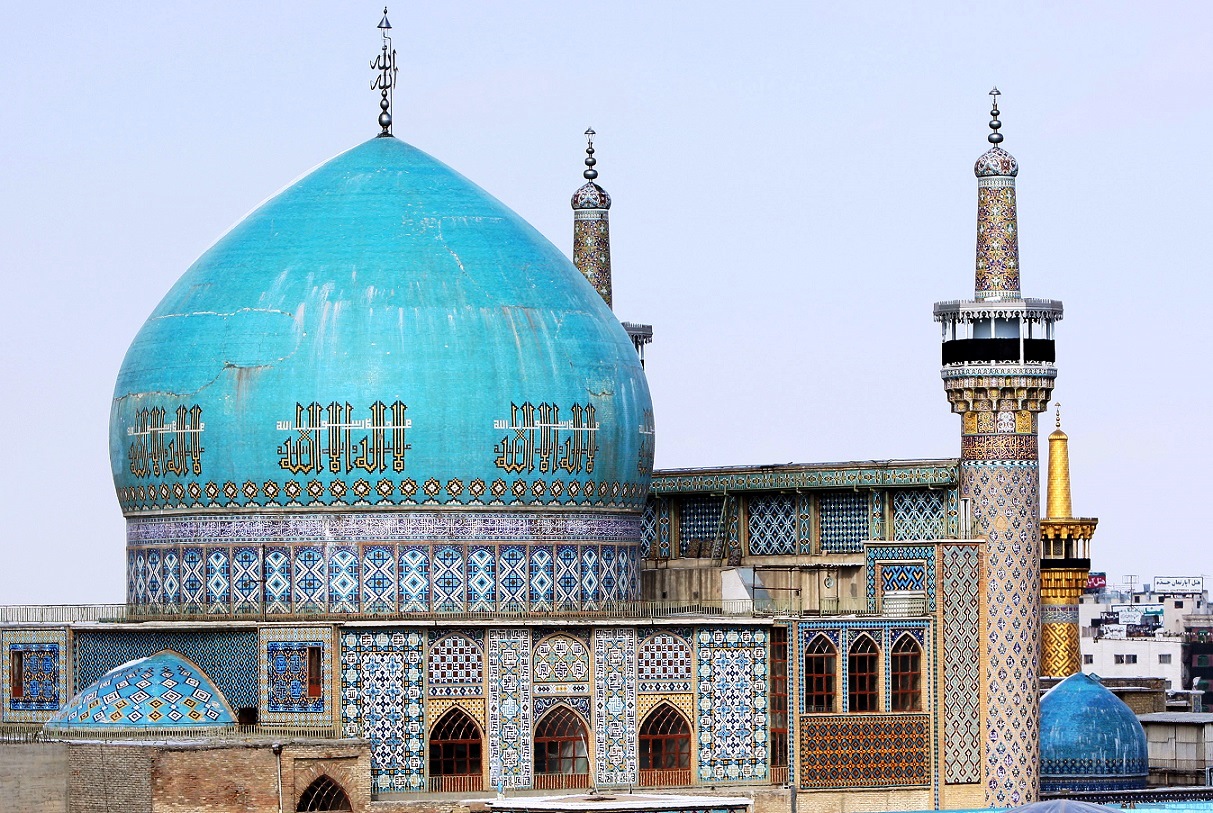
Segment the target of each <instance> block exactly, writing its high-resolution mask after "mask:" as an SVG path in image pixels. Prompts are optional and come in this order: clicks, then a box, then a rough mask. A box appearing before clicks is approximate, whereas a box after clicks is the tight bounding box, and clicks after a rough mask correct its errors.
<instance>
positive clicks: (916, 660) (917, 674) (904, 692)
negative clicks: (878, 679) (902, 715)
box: [892, 635, 922, 711]
mask: <svg viewBox="0 0 1213 813" xmlns="http://www.w3.org/2000/svg"><path fill="white" fill-rule="evenodd" d="M892 678H893V697H892V700H893V711H921V710H922V648H921V647H919V646H918V642H917V641H915V640H914V638H913V636H910V635H903V636H902V637H901V639H900V640H899V641H898V642H897V644H896V645H895V646H894V647H893V674H892Z"/></svg>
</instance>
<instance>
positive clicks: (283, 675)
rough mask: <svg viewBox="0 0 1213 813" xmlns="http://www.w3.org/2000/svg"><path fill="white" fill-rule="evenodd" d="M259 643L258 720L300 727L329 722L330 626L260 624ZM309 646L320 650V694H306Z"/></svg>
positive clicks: (331, 632) (331, 645) (330, 720)
mask: <svg viewBox="0 0 1213 813" xmlns="http://www.w3.org/2000/svg"><path fill="white" fill-rule="evenodd" d="M258 646H259V648H260V651H261V653H262V655H263V663H264V666H263V668H262V679H261V680H260V681H259V693H260V712H261V713H260V718H261V722H262V723H263V724H266V725H275V724H279V725H297V726H303V727H320V726H326V725H331V724H332V720H333V714H332V712H333V629H332V627H327V626H326V627H278V626H274V627H262V628H261V629H260V631H259V633H258ZM309 646H318V647H320V649H321V652H320V668H321V677H320V685H321V695H320V697H308V696H307V682H308V671H307V669H308V667H307V657H308V655H307V649H308V647H309Z"/></svg>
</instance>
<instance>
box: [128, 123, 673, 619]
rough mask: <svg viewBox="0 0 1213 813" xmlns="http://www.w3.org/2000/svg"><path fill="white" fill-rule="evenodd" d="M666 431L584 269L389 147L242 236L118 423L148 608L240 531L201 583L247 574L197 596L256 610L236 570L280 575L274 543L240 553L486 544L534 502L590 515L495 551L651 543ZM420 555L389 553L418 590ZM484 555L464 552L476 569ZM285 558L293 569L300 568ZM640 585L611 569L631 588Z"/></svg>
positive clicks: (359, 571) (203, 265)
mask: <svg viewBox="0 0 1213 813" xmlns="http://www.w3.org/2000/svg"><path fill="white" fill-rule="evenodd" d="M651 427H652V405H651V401H650V398H649V392H648V386H647V384H646V382H645V378H644V373H643V371H642V369H641V366H640V363H639V360H638V358H637V355H636V352H635V350H634V349H633V347H632V345H631V342H630V341H629V339H628V336H627V334H626V332H625V331H624V329H623V327H622V326H621V325H620V323H619V322H618V321H617V320H616V319H615V317H614V315H613V314H612V313H611V310H610V309H609V308H608V307H607V306H606V304H605V303H604V302H603V301H602V299H601V297H600V296H599V295H598V294H597V293H596V292H595V291H594V289H593V287H591V286H590V284H589V283H588V282H587V281H586V280H585V279H584V277H582V275H581V274H579V273H578V272H577V270H576V269H575V268H574V267H573V265H572V263H571V262H569V260H568V259H567V258H566V257H565V256H564V255H563V254H562V253H561V252H560V251H559V250H558V249H556V248H555V247H554V246H553V245H552V244H551V243H550V242H548V241H547V240H546V239H544V238H543V237H542V236H541V235H540V234H539V233H538V232H537V231H535V229H533V228H532V227H531V226H530V225H528V224H527V223H526V222H525V221H523V220H522V219H521V218H520V217H518V216H517V215H516V214H514V213H513V212H512V211H510V210H509V209H508V208H506V207H505V206H504V205H503V204H502V203H500V202H499V201H497V200H496V199H494V198H493V197H492V196H490V195H489V194H487V193H486V192H485V191H484V190H482V189H480V188H479V187H477V186H476V185H475V184H473V183H471V182H470V181H468V180H467V179H465V178H464V177H462V176H461V175H459V174H458V173H456V172H454V171H453V170H451V169H450V168H449V167H447V166H445V165H444V164H442V163H440V162H439V161H437V160H435V159H434V158H432V157H430V156H428V155H426V154H425V153H423V152H421V151H420V150H417V149H415V148H414V147H411V146H409V145H408V144H405V143H403V142H401V141H398V140H396V139H394V138H376V139H373V140H371V141H368V142H366V143H364V144H362V145H360V146H358V147H355V148H354V149H352V150H350V151H348V152H346V153H343V154H342V155H339V156H338V157H336V158H334V159H332V160H331V161H329V162H327V163H326V164H324V165H322V166H320V167H319V168H318V169H316V170H314V171H313V172H311V173H310V174H308V175H307V176H305V177H304V178H303V179H302V180H300V181H298V182H296V183H295V184H293V185H292V186H290V187H289V188H287V189H286V190H285V191H283V192H281V193H279V194H278V195H276V196H275V197H273V198H271V199H270V200H269V201H268V202H266V203H265V204H263V205H262V206H261V207H260V208H258V209H257V210H256V211H254V212H253V213H252V214H251V215H249V216H248V217H247V218H245V219H244V220H243V221H242V222H240V223H239V224H238V225H237V226H236V227H235V228H233V229H232V230H231V231H230V232H228V233H227V234H226V235H225V236H224V237H223V238H221V239H220V240H219V241H218V242H217V243H216V244H215V245H214V246H213V247H212V248H211V249H210V250H208V251H207V252H206V253H205V254H203V255H202V257H201V258H199V259H198V261H197V262H195V263H194V265H193V266H191V267H190V269H189V270H188V271H187V272H186V273H185V275H184V276H182V277H181V279H180V280H179V281H178V282H177V284H176V285H175V286H173V288H172V290H170V291H169V293H168V295H167V296H165V298H164V300H163V301H162V302H161V303H160V305H159V306H158V307H157V308H156V310H155V311H154V312H153V313H152V315H151V316H150V317H149V319H148V320H147V322H146V323H145V324H144V326H143V328H142V329H141V330H140V331H139V334H138V335H137V336H136V338H135V340H134V342H133V344H132V345H131V347H130V350H129V351H128V353H127V356H126V359H125V361H124V362H123V365H122V370H121V372H120V373H119V375H118V381H117V385H116V387H115V392H114V402H113V409H112V412H111V419H110V458H111V464H112V468H113V473H114V481H115V485H116V488H117V491H118V497H119V502H120V503H121V505H122V508H123V511H124V513H125V514H126V515H127V516H128V546H130V547H131V552H130V563H129V570H130V574H129V583H128V600H129V601H131V602H132V603H138V604H151V605H157V604H172V603H174V599H172V598H171V596H170V595H169V593H171V594H173V595H177V596H181V595H183V591H184V587H183V581H184V580H186V579H187V578H189V574H187V573H186V570H185V563H184V562H183V561H179V560H178V559H177V558H172V557H185V554H186V551H185V549H184V548H182V549H180V550H177V549H176V548H177V547H179V546H181V545H184V544H189V543H193V542H198V543H202V542H206V541H215V540H220V541H224V542H225V544H227V545H228V548H229V549H228V550H227V552H226V553H224V554H223V556H228V557H231V558H230V561H228V562H227V563H226V564H225V563H224V562H221V561H218V560H217V561H216V563H215V565H214V567H213V568H212V567H211V566H210V564H209V563H207V562H205V561H202V562H201V563H200V564H199V563H196V564H199V567H201V568H202V569H201V570H199V571H198V572H197V573H195V574H194V578H193V580H192V581H191V584H197V585H199V586H200V587H201V588H203V589H204V592H205V588H207V587H208V582H209V578H210V576H209V574H210V573H211V572H212V570H213V571H214V573H215V574H216V575H217V576H218V577H221V576H222V574H223V572H224V571H225V569H227V568H230V571H231V582H232V583H230V584H226V585H220V587H221V588H222V589H216V590H215V591H212V592H213V593H214V594H215V595H214V596H212V597H211V598H214V599H215V600H214V601H211V600H210V599H209V598H205V597H204V598H203V600H202V601H201V603H202V604H207V603H211V604H214V605H215V607H216V609H215V610H213V611H216V612H219V611H222V610H221V609H219V608H221V607H222V606H229V607H230V606H233V605H235V604H238V603H239V599H238V597H237V596H236V595H235V590H236V587H235V584H234V583H235V582H236V580H237V579H238V578H239V575H240V573H244V575H245V576H246V577H248V578H252V574H253V573H254V570H256V569H260V572H261V573H262V574H264V575H263V576H258V577H257V578H258V580H260V579H261V578H264V579H266V580H267V582H268V581H269V580H270V579H271V575H270V574H269V569H268V567H265V566H264V565H265V562H264V561H263V560H264V556H265V555H268V552H267V551H264V550H254V551H252V552H246V553H245V555H244V561H243V563H242V564H241V563H240V562H238V561H237V551H236V549H235V548H231V546H230V543H231V542H252V543H259V544H260V545H261V546H262V547H264V546H265V545H267V544H269V543H274V544H278V543H292V542H309V543H316V542H322V543H324V544H326V545H332V544H334V543H350V544H351V545H353V546H355V547H357V546H360V545H362V544H364V543H367V542H424V543H427V544H429V543H435V542H443V541H451V540H453V539H455V540H458V541H461V542H473V541H476V540H478V539H480V538H481V536H482V535H483V534H482V533H481V531H484V532H486V533H487V532H489V530H488V526H489V525H493V523H492V522H491V521H490V517H489V514H488V513H487V512H492V511H493V510H495V509H499V511H498V516H499V517H504V516H506V515H510V516H513V518H514V519H515V520H517V519H518V516H519V515H517V514H516V513H515V511H514V509H523V508H534V509H537V510H539V511H540V512H542V513H543V515H544V516H546V517H548V518H549V519H550V520H551V521H553V522H557V523H560V522H563V523H565V524H564V525H562V526H561V528H562V529H564V528H566V527H571V526H568V523H569V522H577V521H583V522H582V524H581V525H579V526H577V529H571V530H567V531H566V530H558V531H555V532H553V531H552V530H551V528H549V527H548V526H544V528H539V529H537V528H536V527H534V523H533V522H530V524H526V523H524V525H525V527H517V523H515V527H511V528H504V527H503V526H501V524H500V522H497V524H496V525H495V526H493V528H495V531H492V534H495V535H492V534H490V537H491V541H493V542H494V543H496V542H500V541H503V540H508V541H513V542H518V543H522V544H524V545H525V544H527V543H531V542H535V541H537V536H536V534H539V536H540V537H543V534H542V533H540V532H541V531H544V530H545V529H546V531H547V533H548V535H547V536H546V537H543V538H542V539H538V541H555V542H559V541H568V540H572V541H586V540H593V541H594V542H595V544H598V543H601V542H602V541H609V542H611V543H612V544H614V543H616V542H625V543H627V546H628V547H631V546H633V545H634V540H633V537H635V539H636V540H638V537H639V531H638V527H639V517H638V512H639V510H640V507H641V506H642V505H643V502H644V499H645V496H646V495H647V492H648V485H649V476H650V471H651V468H652V454H653V446H652V429H651ZM402 509H403V510H404V511H406V512H410V513H409V515H408V516H407V517H403V516H401V515H400V514H399V513H398V512H400V511H401V510H402ZM427 509H430V510H429V513H428V514H427V513H425V512H426V510H427ZM447 509H454V510H457V511H458V510H461V509H469V510H471V511H481V512H486V513H480V514H469V513H467V512H466V511H465V512H464V513H462V514H458V515H451V514H450V513H449V512H448V510H447ZM586 511H590V512H594V513H593V514H592V515H586V514H585V512H586ZM394 512H396V513H394ZM254 516H255V517H256V520H255V523H254V519H253V517H254ZM469 517H475V519H470V518H469ZM219 518H224V519H223V520H222V521H221V520H220V519H219ZM530 519H531V520H534V519H535V517H534V516H531V517H530ZM501 521H505V520H504V519H501ZM584 521H590V522H594V521H597V522H598V525H595V526H593V528H590V527H589V526H586V525H585V522H584ZM621 521H622V522H623V525H622V526H621V525H620V524H619V523H620V522H621ZM233 523H236V524H237V525H239V527H233ZM402 523H403V525H402ZM469 523H471V524H477V523H478V527H481V526H483V527H481V530H474V529H473V530H472V531H469V529H468V525H469ZM486 523H488V525H486ZM549 525H550V523H549ZM633 525H635V526H636V528H635V529H633V528H632V526H633ZM405 526H407V527H405ZM578 529H580V530H578ZM583 531H585V533H583ZM633 531H634V532H633ZM553 533H554V536H553V535H552V534H553ZM587 534H588V536H587ZM604 534H605V536H606V539H605V540H604V539H602V538H600V537H602V536H603V535H604ZM430 547H431V549H430V550H429V551H428V553H427V563H426V565H425V574H423V575H422V576H420V577H418V578H419V579H421V580H424V581H428V580H429V576H428V574H429V572H430V564H431V563H430V562H429V556H430V554H433V555H435V556H436V555H437V552H436V550H433V549H432V545H430ZM144 548H146V550H144ZM200 553H201V555H203V558H204V559H205V558H206V557H209V555H210V552H209V551H201V552H200ZM221 553H222V552H221ZM293 553H294V552H293V551H287V552H286V555H287V556H288V558H291V557H292V556H293ZM321 553H322V555H323V556H322V558H324V559H325V561H323V562H322V561H312V560H311V559H307V560H306V561H305V562H304V563H303V565H302V566H303V567H304V568H305V569H307V568H311V569H313V570H315V571H316V573H317V575H319V573H320V572H321V571H323V572H325V573H328V574H329V575H331V572H332V568H331V567H330V564H332V563H331V562H329V561H328V557H329V554H330V553H331V551H322V552H321ZM401 553H402V551H397V550H395V549H393V550H391V551H386V552H382V551H381V552H380V555H379V560H383V559H384V557H385V556H390V557H391V558H392V559H393V561H395V562H396V564H395V565H393V568H392V573H391V574H389V575H387V576H384V577H385V578H391V579H395V578H396V576H397V575H399V576H400V578H403V575H404V574H403V569H404V567H405V566H404V565H403V564H401V563H400V562H399V559H398V554H401ZM145 554H146V555H145ZM217 555H218V554H217ZM351 555H354V556H359V555H360V552H359V550H354V551H353V552H352V554H351ZM553 555H554V552H553ZM580 555H581V552H580V551H578V557H579V558H580ZM611 555H612V556H614V551H612V552H611ZM630 555H631V553H630V552H629V556H630ZM166 556H168V557H170V558H171V567H170V566H168V565H166V564H165V557H166ZM452 556H454V554H451V555H448V556H447V560H448V563H449V561H453V560H452V559H451V557H452ZM470 556H471V551H467V550H462V551H460V552H459V557H462V558H460V562H461V563H462V564H460V565H459V568H460V570H464V569H465V568H466V567H470V565H469V564H468V561H470V558H469V557H470ZM140 557H142V558H140ZM148 557H152V559H153V560H154V561H152V560H149V559H148ZM220 558H222V556H221V557H220ZM254 558H255V559H256V561H254ZM494 558H496V557H494ZM514 558H515V559H516V558H517V556H516V555H514ZM524 558H525V557H524ZM549 558H550V557H549ZM633 558H634V557H633ZM312 559H314V557H312ZM432 564H433V567H434V568H435V569H437V568H438V567H439V566H440V565H439V564H438V563H437V562H434V563H432ZM238 566H239V568H240V573H237V572H236V571H237V569H238ZM335 566H336V567H337V568H338V569H344V570H346V571H349V573H350V574H351V578H353V582H354V583H353V585H352V586H351V585H350V584H349V583H348V582H349V579H342V580H341V581H342V584H343V585H344V586H343V587H340V589H341V590H345V589H351V590H353V591H354V593H355V594H357V592H358V590H359V581H360V580H361V581H363V582H364V586H365V579H366V578H367V577H368V572H367V570H366V569H365V568H363V566H362V565H361V564H358V563H353V562H345V563H344V564H343V563H341V562H338V563H337V564H336V565H335ZM443 566H444V567H445V565H443ZM452 566H453V565H452ZM284 567H285V570H283V576H282V577H283V578H285V579H287V581H288V582H291V581H292V580H294V578H295V575H294V570H296V569H297V568H294V567H293V566H292V565H291V564H290V563H289V562H288V563H287V565H285V566H284ZM370 567H371V569H372V570H378V571H379V575H383V568H384V567H386V565H385V564H383V562H382V561H380V564H378V565H372V566H370ZM418 567H420V565H418ZM625 569H626V568H625ZM493 570H494V572H495V571H496V570H497V568H496V566H494V568H493ZM467 573H468V575H469V578H470V577H471V572H470V571H467ZM490 575H491V574H490ZM625 577H626V578H627V579H629V580H630V579H631V578H632V576H631V574H630V571H629V573H626V574H625V573H624V572H622V571H619V572H616V573H614V575H613V576H612V579H611V581H612V590H614V585H615V584H617V583H619V582H620V581H621V580H622V579H624V578H625ZM492 578H493V579H494V581H495V579H496V577H495V576H493V577H492ZM595 578H597V577H595ZM246 581H247V578H246ZM482 581H483V580H482ZM413 586H414V587H415V588H417V589H418V590H419V589H420V587H421V585H420V581H418V579H414V585H413ZM291 587H293V585H292V584H287V585H286V588H287V589H288V590H289V589H290V588H291ZM330 587H333V585H330ZM335 589H336V588H335ZM402 589H403V588H402ZM166 591H167V593H166ZM224 591H226V593H225V592H224ZM267 591H268V588H267ZM414 592H415V591H414ZM629 592H630V588H629ZM200 595H201V594H200ZM611 597H612V598H617V597H620V596H617V595H611ZM288 598H289V601H288V603H291V602H293V601H294V598H293V597H288ZM399 598H400V597H399V596H397V599H394V601H395V600H398V599H399ZM432 598H433V597H432V596H430V597H427V598H426V599H425V602H423V603H427V604H432V601H431V599H432ZM262 599H264V601H265V602H266V603H270V601H271V598H270V597H269V596H268V595H266V596H263V597H262ZM182 600H184V599H182ZM260 600H261V599H258V601H260ZM579 601H580V599H579ZM187 603H189V602H187ZM195 603H197V602H195ZM321 603H323V602H321ZM354 603H355V605H357V603H358V602H357V601H355V602H354ZM313 604H314V602H313ZM342 606H343V607H345V606H346V605H345V604H343V605H342ZM248 609H249V610H250V611H251V610H252V609H253V608H251V607H250V608H248ZM311 609H312V611H315V610H316V609H318V608H317V607H315V606H313V607H312V608H311ZM354 611H357V610H356V609H355V610H354Z"/></svg>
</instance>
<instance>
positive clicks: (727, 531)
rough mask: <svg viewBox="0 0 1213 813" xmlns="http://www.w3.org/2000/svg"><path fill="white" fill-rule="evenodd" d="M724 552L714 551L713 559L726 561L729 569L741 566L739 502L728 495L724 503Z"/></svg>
mask: <svg viewBox="0 0 1213 813" xmlns="http://www.w3.org/2000/svg"><path fill="white" fill-rule="evenodd" d="M723 537H724V550H723V551H719V550H714V551H713V552H712V556H713V557H714V558H723V559H726V560H727V561H728V563H729V566H730V567H738V566H739V565H740V564H741V556H742V550H741V500H739V499H737V498H736V497H734V496H732V495H730V496H728V497H726V498H725V501H724V534H723Z"/></svg>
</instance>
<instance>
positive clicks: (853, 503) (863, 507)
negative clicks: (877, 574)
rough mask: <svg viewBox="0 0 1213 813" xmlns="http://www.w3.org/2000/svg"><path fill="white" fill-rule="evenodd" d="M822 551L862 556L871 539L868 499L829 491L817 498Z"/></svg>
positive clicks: (859, 494) (851, 493) (852, 493)
mask: <svg viewBox="0 0 1213 813" xmlns="http://www.w3.org/2000/svg"><path fill="white" fill-rule="evenodd" d="M817 499H818V505H819V506H820V510H821V549H822V551H824V552H826V553H859V552H860V551H862V550H863V540H864V539H867V538H868V497H867V494H865V493H861V492H854V491H826V492H823V493H822V494H821V495H820V496H819V497H818V498H817Z"/></svg>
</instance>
